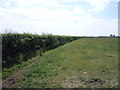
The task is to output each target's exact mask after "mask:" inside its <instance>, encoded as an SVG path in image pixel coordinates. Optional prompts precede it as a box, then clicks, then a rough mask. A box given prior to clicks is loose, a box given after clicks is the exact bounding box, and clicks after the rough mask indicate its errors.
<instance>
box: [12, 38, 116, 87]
mask: <svg viewBox="0 0 120 90" xmlns="http://www.w3.org/2000/svg"><path fill="white" fill-rule="evenodd" d="M33 59H34V60H35V62H34V64H32V65H31V66H30V67H29V68H26V70H25V71H24V72H23V73H20V77H18V78H17V79H16V82H17V84H13V85H12V87H19V88H20V87H23V88H81V87H83V88H84V87H96V88H97V87H99V88H113V87H115V88H116V87H117V85H118V38H113V37H112V38H83V39H79V40H76V41H73V42H70V43H67V44H65V45H63V46H60V47H58V48H56V49H53V50H50V51H47V52H45V53H43V54H42V56H37V57H34V58H33ZM31 60H32V59H31Z"/></svg>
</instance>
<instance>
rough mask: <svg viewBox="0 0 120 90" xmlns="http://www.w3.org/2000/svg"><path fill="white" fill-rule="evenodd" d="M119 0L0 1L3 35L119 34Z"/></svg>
mask: <svg viewBox="0 0 120 90" xmlns="http://www.w3.org/2000/svg"><path fill="white" fill-rule="evenodd" d="M118 1H119V0H0V33H3V32H5V30H6V29H8V30H12V31H15V32H19V33H23V32H29V33H37V34H41V33H51V34H56V35H74V36H75V35H76V36H100V35H107V36H109V35H110V34H115V35H118Z"/></svg>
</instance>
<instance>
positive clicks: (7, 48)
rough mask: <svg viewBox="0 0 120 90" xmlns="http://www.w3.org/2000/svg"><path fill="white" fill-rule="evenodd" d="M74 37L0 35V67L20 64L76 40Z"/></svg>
mask: <svg viewBox="0 0 120 90" xmlns="http://www.w3.org/2000/svg"><path fill="white" fill-rule="evenodd" d="M78 38H80V37H76V36H57V35H37V34H35V35H33V34H29V33H24V34H19V33H6V34H2V66H3V68H4V67H11V66H13V65H15V64H20V63H21V62H22V61H26V60H28V59H30V58H32V57H33V56H35V55H38V54H40V55H41V54H42V53H43V52H45V51H48V50H50V49H54V48H56V47H58V46H60V45H63V44H65V43H67V42H70V41H73V40H76V39H78Z"/></svg>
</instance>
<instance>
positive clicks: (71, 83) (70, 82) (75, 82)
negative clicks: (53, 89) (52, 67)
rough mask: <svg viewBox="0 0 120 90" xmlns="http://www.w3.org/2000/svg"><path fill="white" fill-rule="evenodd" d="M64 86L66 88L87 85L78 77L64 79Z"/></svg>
mask: <svg viewBox="0 0 120 90" xmlns="http://www.w3.org/2000/svg"><path fill="white" fill-rule="evenodd" d="M62 86H63V87H65V88H75V87H85V85H84V84H83V83H82V82H81V81H80V80H79V79H78V78H76V77H71V78H69V79H66V80H64V81H63V83H62Z"/></svg>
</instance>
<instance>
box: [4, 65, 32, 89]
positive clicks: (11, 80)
mask: <svg viewBox="0 0 120 90" xmlns="http://www.w3.org/2000/svg"><path fill="white" fill-rule="evenodd" d="M33 64H34V63H31V64H30V65H28V66H26V67H23V68H21V69H20V70H18V71H17V72H14V73H13V74H12V75H11V76H9V77H8V78H6V79H3V80H2V87H3V88H8V87H9V88H10V87H11V86H13V85H15V84H18V82H17V79H18V78H19V77H21V76H22V75H23V74H22V73H23V72H25V70H26V69H27V68H28V67H30V66H31V65H33Z"/></svg>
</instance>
